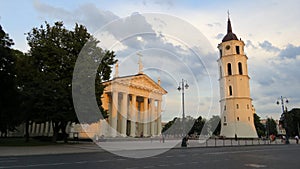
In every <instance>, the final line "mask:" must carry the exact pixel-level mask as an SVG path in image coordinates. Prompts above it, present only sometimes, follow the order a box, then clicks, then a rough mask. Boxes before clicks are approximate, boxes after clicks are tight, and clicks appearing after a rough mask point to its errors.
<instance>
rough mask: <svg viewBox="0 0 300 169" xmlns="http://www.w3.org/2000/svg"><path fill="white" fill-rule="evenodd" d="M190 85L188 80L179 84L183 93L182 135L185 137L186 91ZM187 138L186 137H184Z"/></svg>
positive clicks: (179, 89) (179, 88)
mask: <svg viewBox="0 0 300 169" xmlns="http://www.w3.org/2000/svg"><path fill="white" fill-rule="evenodd" d="M188 88H189V85H188V83H187V80H184V79H182V81H181V82H179V85H178V88H177V89H178V91H181V93H182V135H183V136H184V135H185V134H184V133H185V125H184V121H185V114H184V89H188ZM184 137H185V136H184Z"/></svg>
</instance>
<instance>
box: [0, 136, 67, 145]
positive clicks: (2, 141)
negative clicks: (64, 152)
mask: <svg viewBox="0 0 300 169" xmlns="http://www.w3.org/2000/svg"><path fill="white" fill-rule="evenodd" d="M59 144H62V143H53V142H51V140H43V141H41V140H39V139H34V138H30V139H29V141H28V142H25V138H17V137H13V138H0V146H45V145H59Z"/></svg>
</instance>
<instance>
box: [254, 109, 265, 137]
mask: <svg viewBox="0 0 300 169" xmlns="http://www.w3.org/2000/svg"><path fill="white" fill-rule="evenodd" d="M253 116H254V126H255V128H256V132H257V135H258V137H262V136H265V135H266V134H265V133H266V128H265V126H264V125H263V124H262V123H261V122H260V117H259V116H258V115H257V114H256V113H255V114H254V115H253Z"/></svg>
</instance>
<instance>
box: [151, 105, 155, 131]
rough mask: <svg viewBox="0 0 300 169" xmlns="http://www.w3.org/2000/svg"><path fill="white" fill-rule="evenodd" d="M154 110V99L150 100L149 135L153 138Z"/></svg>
mask: <svg viewBox="0 0 300 169" xmlns="http://www.w3.org/2000/svg"><path fill="white" fill-rule="evenodd" d="M154 113H155V108H154V99H150V133H151V136H154V135H155V133H154V128H155V127H154V125H155V114H154Z"/></svg>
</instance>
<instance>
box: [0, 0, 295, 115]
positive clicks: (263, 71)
mask: <svg viewBox="0 0 300 169" xmlns="http://www.w3.org/2000/svg"><path fill="white" fill-rule="evenodd" d="M298 6H299V1H297V0H290V1H280V0H269V1H261V0H254V1H236V0H234V1H221V0H217V1H209V0H205V1H192V0H190V1H179V0H143V1H141V0H132V1H125V0H114V1H105V0H87V1H79V0H75V1H67V0H53V1H45V0H33V1H30V0H27V1H17V0H10V1H4V0H2V1H1V5H0V24H1V25H2V27H3V28H4V30H5V31H6V32H7V33H9V35H10V37H11V38H12V39H13V40H14V42H15V45H14V48H16V49H19V50H22V51H24V52H25V51H27V50H28V49H29V48H28V46H27V43H26V35H24V33H27V32H29V31H30V30H31V29H32V28H33V27H38V26H40V25H41V24H43V22H44V21H47V22H49V23H53V22H54V21H64V23H65V25H66V26H67V27H68V28H70V29H71V28H72V27H73V26H74V24H75V22H78V23H80V24H83V25H85V26H86V27H87V28H88V30H89V31H90V32H92V33H94V32H95V31H97V30H99V29H100V28H103V26H105V25H107V24H109V23H111V22H112V21H114V20H116V19H118V18H123V17H128V16H129V17H130V16H131V14H133V13H135V12H138V13H140V14H143V13H156V14H157V13H161V14H164V15H170V16H173V17H177V18H179V19H181V20H183V21H185V22H186V23H188V24H190V25H191V26H193V27H195V28H196V29H197V30H198V31H199V32H201V33H202V34H203V35H204V36H205V38H206V40H207V43H208V44H209V45H210V47H211V49H210V50H211V51H212V53H213V52H216V53H217V48H216V46H217V45H218V44H219V43H220V42H221V38H222V37H223V36H224V34H225V33H226V23H227V10H230V13H231V14H230V17H231V21H232V26H233V31H234V33H236V35H237V36H238V38H242V40H243V41H244V42H245V44H246V48H245V51H246V53H247V56H248V58H249V60H248V69H249V76H250V77H251V80H250V85H251V97H252V98H253V104H254V106H255V108H256V111H257V113H258V115H259V116H261V117H262V118H265V117H266V116H268V117H273V118H278V117H279V116H280V114H281V109H280V106H277V105H276V104H275V102H276V100H277V98H279V97H280V96H281V95H283V96H285V97H288V98H289V100H290V103H289V104H288V108H293V107H300V86H299V82H300V70H299V68H298V65H299V64H300V35H299V27H300V20H299V16H300V10H298ZM141 22H145V21H141ZM145 25H147V23H146V22H145ZM126 28H128V29H129V28H131V27H126ZM150 28H151V27H149V30H152V29H153V30H154V28H153V27H152V28H151V29H150ZM132 29H133V30H134V29H135V28H134V27H132ZM123 30H124V29H123ZM179 31H180V33H178V34H179V35H178V36H180V37H184V34H186V32H184V30H183V31H181V30H179ZM118 33H122V30H119V32H118ZM114 38H116V37H114ZM151 38H152V39H151V42H152V43H156V44H157V43H160V42H162V41H161V40H162V39H155V38H153V37H151ZM164 38H165V37H164ZM205 38H202V40H203V41H205ZM165 39H167V38H165ZM110 40H115V39H110ZM139 40H140V41H139V43H140V44H138V43H136V42H135V43H134V44H135V45H141V43H144V42H142V40H141V39H139ZM147 40H149V39H147ZM167 42H168V43H166V42H165V43H164V44H168V46H167V48H171V47H174V49H175V48H176V45H178V44H176V43H175V42H174V41H172V40H170V39H167ZM126 43H127V44H122V45H123V47H124V46H125V47H127V49H128V47H129V46H131V47H133V45H134V44H133V42H132V41H127V42H126ZM129 43H132V44H130V45H129ZM147 44H148V45H149V44H150V41H149V42H147ZM150 46H151V45H150ZM195 46H198V47H201V46H200V45H199V44H198V45H195ZM202 46H203V45H202ZM119 47H120V46H119ZM135 47H136V46H135ZM177 47H178V46H177ZM132 49H136V50H141V49H140V48H132ZM177 49H179V48H177ZM183 51H184V50H183V48H182V46H181V49H180V50H178V52H183ZM126 52H131V55H128V58H131V57H132V52H133V50H126ZM145 53H147V51H145ZM148 53H149V51H148ZM125 54H126V53H125V50H123V53H122V52H120V53H119V56H118V57H119V58H120V60H123V61H124V64H123V72H124V73H125V72H126V73H129V74H130V73H131V74H134V73H135V72H134V71H135V70H134V69H130V68H127V67H126V66H125V63H126V62H125V60H126V59H125V58H127V57H126V56H124V55H125ZM127 54H128V53H127ZM209 56H210V55H207V57H209ZM217 57H218V56H217V54H216V56H213V55H211V58H204V59H203V60H204V62H206V63H205V64H202V66H206V68H207V70H208V71H209V72H210V73H211V76H212V78H211V81H212V84H211V85H208V86H205V85H202V84H203V83H204V84H206V83H209V82H208V81H209V79H206V78H203V79H201V77H200V76H199V77H198V76H196V78H198V79H199V81H198V82H199V83H200V84H199V86H200V87H199V93H200V97H202V96H203V95H205V97H204V98H202V99H200V100H201V101H200V102H199V103H197V104H199V105H200V107H205V109H201V108H200V109H197V110H194V109H193V108H191V107H194V106H195V105H193V104H192V105H189V104H187V108H186V109H187V111H189V112H190V113H191V115H193V116H197V115H198V114H197V113H196V112H197V111H200V115H202V114H201V112H204V111H206V110H211V112H212V114H218V113H219V105H218V97H219V91H218V90H219V89H218V88H219V87H218V81H217V77H218V75H217V73H215V72H216V69H217V62H216V59H217ZM128 58H127V60H128ZM135 60H136V58H134V59H133V61H135ZM144 60H145V62H147V63H145V65H147V64H148V63H149V62H151V61H147V58H146V57H144ZM131 62H132V61H131ZM131 62H128V63H131ZM165 63H169V64H165V67H162V68H163V69H166V70H169V69H170V71H175V70H171V65H172V64H171V62H170V61H167V59H166V61H165ZM149 64H150V63H149ZM200 65H201V64H200ZM131 67H132V66H131ZM190 67H192V69H194V68H197V65H196V66H191V65H190ZM200 67H201V66H200ZM200 67H199V69H200ZM120 69H121V70H122V64H121V65H120ZM178 70H180V68H178ZM191 71H193V70H191ZM152 73H153V72H152ZM181 73H182V72H181ZM150 74H151V73H150ZM154 74H155V73H154ZM200 74H201V75H204V74H202V73H200ZM121 75H122V74H121ZM155 75H156V74H155ZM182 75H186V74H185V73H182ZM153 76H154V75H153ZM172 77H173V76H172ZM174 77H175V78H179V76H177V75H176V76H175V75H174ZM174 77H173V78H174ZM184 78H186V79H189V80H191V83H194V82H195V83H197V80H196V81H193V77H189V76H188V75H186V76H185V77H184ZM166 79H169V78H167V77H166ZM179 80H180V78H179V79H175V81H174V80H173V81H174V82H179ZM162 82H164V81H163V80H162ZM171 82H172V80H171V81H170V80H169V81H165V84H169V86H166V87H167V88H168V87H169V88H168V90H172V88H175V89H176V86H177V83H175V84H174V82H172V83H173V85H170V84H171ZM194 87H196V86H194ZM191 88H192V89H193V85H192V86H191ZM210 88H211V90H213V94H212V95H213V97H214V98H216V99H215V100H214V101H210V99H209V97H210V96H209V95H210V94H209V92H208V93H205V92H203V91H202V90H203V89H207V90H208V89H210ZM192 89H191V90H192ZM191 90H190V91H191ZM188 92H189V91H187V93H186V95H187V99H189V93H188ZM169 95H170V96H171V97H168V100H169V102H170V104H171V103H172V105H180V95H179V93H178V92H177V93H176V91H174V92H171V91H169ZM190 95H192V94H190ZM206 96H207V97H206ZM198 97H199V96H198ZM196 98H197V97H196ZM190 99H191V100H193V99H195V98H194V97H192V96H191V97H190ZM187 101H189V100H187ZM212 102H213V103H212ZM174 107H176V109H169V108H166V109H167V110H166V112H167V113H166V116H165V120H169V119H170V118H171V117H173V116H174V114H171V112H174V111H177V112H179V111H180V110H177V109H180V107H179V108H178V106H174ZM168 113H169V115H168Z"/></svg>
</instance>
